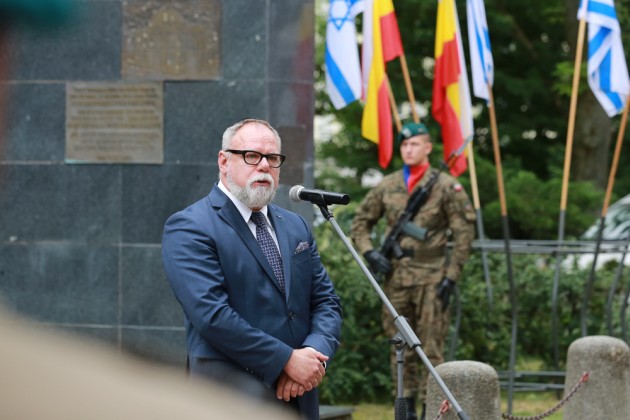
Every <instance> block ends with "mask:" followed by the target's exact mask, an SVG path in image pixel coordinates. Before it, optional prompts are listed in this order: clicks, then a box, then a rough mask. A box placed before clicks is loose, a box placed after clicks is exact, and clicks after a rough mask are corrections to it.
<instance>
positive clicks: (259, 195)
mask: <svg viewBox="0 0 630 420" xmlns="http://www.w3.org/2000/svg"><path fill="white" fill-rule="evenodd" d="M226 180H227V184H228V187H229V189H230V192H231V193H232V194H234V196H235V197H236V198H238V199H239V200H240V201H242V202H243V204H245V205H246V206H247V207H249V208H262V207H265V206H266V205H267V204H269V203H271V200H273V197H274V196H275V195H276V185H275V184H274V181H273V178H271V175H257V176H255V177H254V178H252V179H250V180H249V181H248V182H247V185H246V186H245V187H240V186H238V185H237V184H236V182H234V179H233V178H232V175H231V174H230V173H229V172H228V173H227V176H226ZM262 180H265V181H270V182H271V185H270V186H269V188H266V187H256V188H253V187H252V183H254V182H256V181H262Z"/></svg>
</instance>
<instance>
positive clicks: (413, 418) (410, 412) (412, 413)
mask: <svg viewBox="0 0 630 420" xmlns="http://www.w3.org/2000/svg"><path fill="white" fill-rule="evenodd" d="M405 402H406V403H407V420H418V415H417V414H416V399H415V398H405Z"/></svg>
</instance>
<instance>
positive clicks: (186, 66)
mask: <svg viewBox="0 0 630 420" xmlns="http://www.w3.org/2000/svg"><path fill="white" fill-rule="evenodd" d="M220 26H221V7H220V1H219V0H179V1H178V0H148V1H127V2H124V3H123V49H122V75H123V78H125V79H136V78H143V79H159V80H162V79H179V80H182V79H215V78H217V77H218V75H219V61H220V53H221V50H220V48H219V40H220V33H221V29H220Z"/></svg>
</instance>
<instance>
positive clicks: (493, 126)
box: [488, 83, 518, 413]
mask: <svg viewBox="0 0 630 420" xmlns="http://www.w3.org/2000/svg"><path fill="white" fill-rule="evenodd" d="M488 113H489V114H490V132H491V134H492V148H493V150H494V162H495V166H496V170H497V187H498V189H499V202H500V204H501V221H502V226H503V242H504V248H505V263H506V268H507V276H508V282H509V285H510V306H511V307H512V308H511V309H512V335H511V345H510V371H509V384H508V405H509V407H508V412H509V413H511V412H512V393H513V389H514V379H515V378H514V366H515V364H516V339H517V336H518V302H517V299H516V287H515V285H514V275H513V274H512V252H511V250H510V224H509V219H508V213H507V202H506V199H505V186H504V183H503V165H502V163H501V149H500V148H499V134H498V132H499V130H498V128H497V116H496V112H495V106H494V95H493V93H492V85H491V84H490V83H488Z"/></svg>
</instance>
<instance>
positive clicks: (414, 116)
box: [398, 54, 420, 131]
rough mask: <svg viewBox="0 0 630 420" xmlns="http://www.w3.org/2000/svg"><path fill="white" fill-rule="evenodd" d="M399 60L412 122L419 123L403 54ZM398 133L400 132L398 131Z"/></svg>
mask: <svg viewBox="0 0 630 420" xmlns="http://www.w3.org/2000/svg"><path fill="white" fill-rule="evenodd" d="M399 59H400V67H401V68H402V73H403V78H404V79H405V87H406V88H407V96H408V97H409V102H410V104H411V115H413V122H415V123H419V122H420V117H419V116H418V112H417V111H416V97H415V96H414V94H413V88H412V86H411V78H410V77H409V68H408V67H407V59H406V58H405V54H401V55H400V57H399ZM398 131H400V129H399V130H398Z"/></svg>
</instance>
